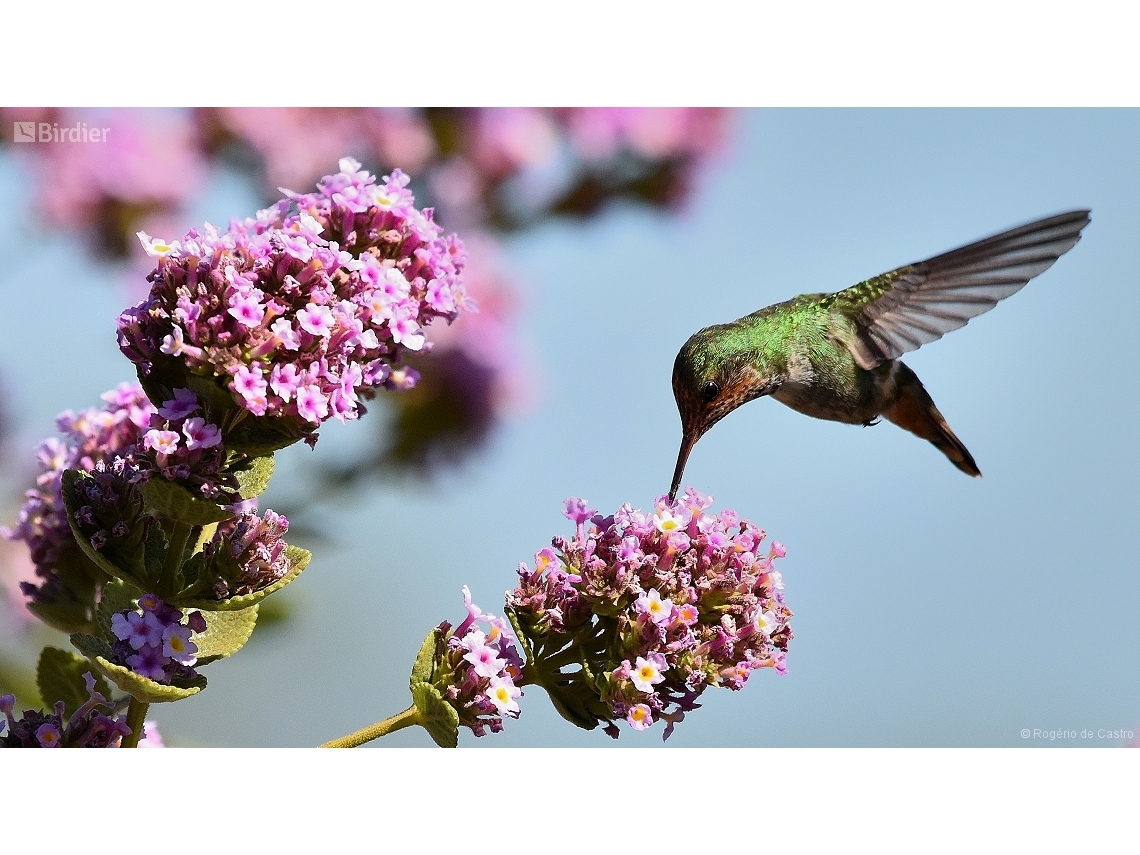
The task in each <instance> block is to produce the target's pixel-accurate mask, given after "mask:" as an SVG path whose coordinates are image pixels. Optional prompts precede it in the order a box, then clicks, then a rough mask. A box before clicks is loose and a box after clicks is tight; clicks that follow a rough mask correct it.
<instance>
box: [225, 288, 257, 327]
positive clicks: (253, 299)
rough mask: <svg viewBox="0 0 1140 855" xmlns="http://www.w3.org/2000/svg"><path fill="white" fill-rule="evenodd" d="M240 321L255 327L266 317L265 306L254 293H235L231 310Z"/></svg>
mask: <svg viewBox="0 0 1140 855" xmlns="http://www.w3.org/2000/svg"><path fill="white" fill-rule="evenodd" d="M229 313H230V314H231V315H233V316H234V317H235V318H237V320H238V323H240V324H241V325H242V326H246V327H255V326H257V325H258V324H260V323H261V319H262V318H264V317H265V306H263V305H261V302H260V301H259V300H258V298H257V296H255V295H254V294H234V296H233V299H231V300H230V312H229Z"/></svg>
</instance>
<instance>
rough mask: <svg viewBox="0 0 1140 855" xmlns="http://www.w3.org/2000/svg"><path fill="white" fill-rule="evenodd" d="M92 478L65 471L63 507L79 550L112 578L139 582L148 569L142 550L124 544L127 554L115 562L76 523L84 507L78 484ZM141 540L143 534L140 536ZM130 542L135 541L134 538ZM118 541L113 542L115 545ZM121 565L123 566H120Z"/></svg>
mask: <svg viewBox="0 0 1140 855" xmlns="http://www.w3.org/2000/svg"><path fill="white" fill-rule="evenodd" d="M90 477H91V476H90V475H89V474H88V473H86V472H82V471H80V470H78V469H66V470H64V473H63V477H62V481H63V505H64V507H65V508H66V509H67V522H68V525H70V526H71V534H72V536H73V537H74V538H75V542H76V543H77V544H79V548H80V549H81V550H82V551H83V554H84V555H86V556H87V557H88V558H89V559H90V560H91V561H92V562H94V563H95V565H96V566H97V567H98V568H99V569H100V570H102V571H103V572H105V573H107V574H108V575H110V576H114V577H115V578H118V579H129V580H132V581H135V580H138V579H139V578H140V577H145V573H146V569H145V567H144V565H143V562H142V554H141V553H142V550H141V549H140V550H134V549H132V548H131V544H130V543H127V544H124V545H123V546H124V548H125V550H126V553H125V554H116V555H115V556H114V558H115V560H112V559H111V557H110V554H109V553H108V554H104V552H103V551H100V550H98V549H96V548H95V547H93V546H92V545H91V541H90V540H89V539H88V538H87V535H85V534H84V533H83V531H82V530H81V529H80V528H79V526H78V524H77V523H76V522H75V512H76V511H78V510H79V508H80V507H81V506H82V505H81V503H80V499H79V496H78V494H77V493H76V491H75V485H76V483H77V482H78V481H79V480H81V479H83V478H90ZM139 537H140V539H141V532H140V534H139ZM130 540H132V541H133V540H134V537H133V536H132V537H131V538H130ZM115 542H116V541H112V543H115ZM120 564H121V565H122V566H120Z"/></svg>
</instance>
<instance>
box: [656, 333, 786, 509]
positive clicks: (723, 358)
mask: <svg viewBox="0 0 1140 855" xmlns="http://www.w3.org/2000/svg"><path fill="white" fill-rule="evenodd" d="M737 334H738V331H737V329H736V328H735V326H734V325H733V324H721V325H718V326H713V327H708V328H706V329H703V330H701V331H700V332H698V333H696V334H695V335H693V336H691V337H690V338H689V340H688V341H687V342H685V345H684V346H683V347H682V348H681V350H680V352H679V353H678V354H677V359H676V360H675V361H674V362H673V397H674V398H675V399H676V401H677V412H678V413H679V414H680V416H681V450H680V452H679V453H678V454H677V468H676V470H675V471H674V473H673V483H672V485H671V486H670V487H669V498H670V499H674V498H676V495H677V490H679V489H680V487H681V476H682V475H683V474H684V472H685V462H686V461H687V460H688V459H689V452H690V451H692V450H693V446H694V445H696V443H697V440H698V439H700V438H701V437H702V436H704V434H705V432H706V431H707V430H708V429H709V428H711V427H712V426H713V425H715V424H716V423H717V422H719V421H720V420H721V419H723V418H724V417H725V416H727V415H728V414H729V413H731V412H732V411H733V410H735V409H736V408H737V407H739V406H740V405H741V404H744V403H747V402H748V401H751V400H754V399H756V398H759V397H760V396H762V395H768V394H771V393H772V392H774V391H775V390H776V389H777V388H778V387H779V385H780V378H778V377H776V376H774V375H773V374H772V373H771V372H767V371H765V370H764V369H763V367H762V366H760V365H757V364H756V359H755V357H754V354H751V353H750V352H749V351H748V350H747V349H745V348H741V347H733V346H732V344H733V339H734V337H735V336H736V335H737Z"/></svg>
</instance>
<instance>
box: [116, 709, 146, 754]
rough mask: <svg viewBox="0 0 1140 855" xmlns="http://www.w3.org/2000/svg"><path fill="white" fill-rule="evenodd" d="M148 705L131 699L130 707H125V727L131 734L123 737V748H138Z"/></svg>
mask: <svg viewBox="0 0 1140 855" xmlns="http://www.w3.org/2000/svg"><path fill="white" fill-rule="evenodd" d="M149 708H150V704H144V703H143V702H142V701H140V700H139V699H138V698H131V705H130V706H129V707H127V727H129V728H130V729H131V732H130V733H128V734H127V735H126V736H124V737H123V741H122V747H123V748H138V745H139V738H140V737H141V736H142V732H143V722H144V721H145V720H146V711H147V710H148V709H149Z"/></svg>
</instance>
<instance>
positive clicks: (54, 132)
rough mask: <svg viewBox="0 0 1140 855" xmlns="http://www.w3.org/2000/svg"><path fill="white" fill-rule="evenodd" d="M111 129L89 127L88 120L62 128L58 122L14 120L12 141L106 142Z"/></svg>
mask: <svg viewBox="0 0 1140 855" xmlns="http://www.w3.org/2000/svg"><path fill="white" fill-rule="evenodd" d="M110 131H111V129H110V128H95V127H88V125H87V123H86V122H76V123H75V124H74V125H71V126H69V127H62V128H61V127H60V126H59V123H58V122H39V123H37V122H13V123H12V142H24V143H30V142H42V143H63V142H72V143H104V142H106V141H107V134H108V133H110Z"/></svg>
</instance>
